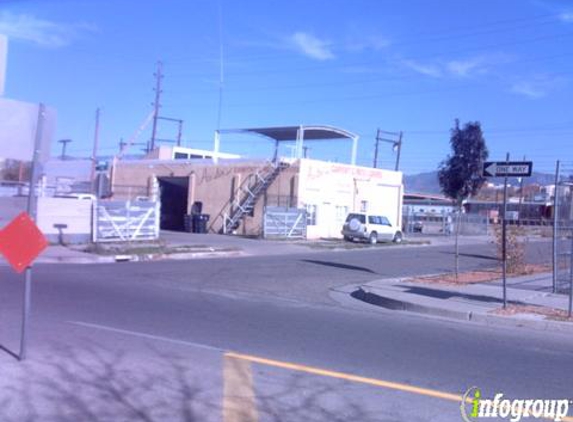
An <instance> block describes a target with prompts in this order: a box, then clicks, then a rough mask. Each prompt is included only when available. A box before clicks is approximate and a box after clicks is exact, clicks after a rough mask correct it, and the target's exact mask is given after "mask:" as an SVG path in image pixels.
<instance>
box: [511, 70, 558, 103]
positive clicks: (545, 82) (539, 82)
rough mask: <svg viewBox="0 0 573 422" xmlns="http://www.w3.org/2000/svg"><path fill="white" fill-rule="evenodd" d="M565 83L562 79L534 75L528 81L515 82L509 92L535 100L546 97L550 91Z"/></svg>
mask: <svg viewBox="0 0 573 422" xmlns="http://www.w3.org/2000/svg"><path fill="white" fill-rule="evenodd" d="M566 83H567V80H566V79H564V78H562V77H552V76H550V75H536V76H533V77H532V78H529V79H521V80H518V81H515V82H514V83H513V84H512V86H511V92H513V93H515V94H519V95H523V96H526V97H528V98H533V99H537V98H543V97H546V96H547V95H548V94H549V93H550V92H551V91H553V90H555V89H556V88H558V87H560V86H563V85H564V84H566Z"/></svg>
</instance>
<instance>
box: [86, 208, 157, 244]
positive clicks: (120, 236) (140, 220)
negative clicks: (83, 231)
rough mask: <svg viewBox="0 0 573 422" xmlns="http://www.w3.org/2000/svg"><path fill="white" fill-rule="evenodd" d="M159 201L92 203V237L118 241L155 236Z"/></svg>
mask: <svg viewBox="0 0 573 422" xmlns="http://www.w3.org/2000/svg"><path fill="white" fill-rule="evenodd" d="M159 205H160V203H159V201H102V202H94V208H93V216H92V224H93V227H92V240H93V241H94V242H121V241H134V240H155V239H158V238H159V216H160V214H159V213H160V209H159Z"/></svg>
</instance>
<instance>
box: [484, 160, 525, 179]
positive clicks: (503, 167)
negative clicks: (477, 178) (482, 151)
mask: <svg viewBox="0 0 573 422" xmlns="http://www.w3.org/2000/svg"><path fill="white" fill-rule="evenodd" d="M532 168H533V162H531V161H509V162H506V161H486V162H485V163H483V176H484V177H500V176H501V177H504V176H508V177H529V176H531V169H532Z"/></svg>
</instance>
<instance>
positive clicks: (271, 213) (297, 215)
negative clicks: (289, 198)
mask: <svg viewBox="0 0 573 422" xmlns="http://www.w3.org/2000/svg"><path fill="white" fill-rule="evenodd" d="M263 237H264V238H282V239H306V210H304V209H299V208H284V207H265V215H264V221H263Z"/></svg>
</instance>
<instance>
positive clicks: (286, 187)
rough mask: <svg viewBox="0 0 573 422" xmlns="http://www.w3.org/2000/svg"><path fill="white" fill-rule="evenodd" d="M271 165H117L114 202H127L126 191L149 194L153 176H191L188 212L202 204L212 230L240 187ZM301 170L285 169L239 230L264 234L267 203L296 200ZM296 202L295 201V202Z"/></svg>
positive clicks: (173, 162)
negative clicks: (128, 188)
mask: <svg viewBox="0 0 573 422" xmlns="http://www.w3.org/2000/svg"><path fill="white" fill-rule="evenodd" d="M267 165H268V163H266V162H265V161H262V160H258V161H250V160H236V159H234V160H228V161H225V160H221V161H220V162H219V164H217V165H213V164H212V163H205V162H202V163H192V162H188V161H180V162H178V161H176V160H169V161H162V160H141V161H132V162H129V161H126V162H118V163H117V164H116V166H115V168H114V169H113V177H112V183H113V191H114V199H125V197H126V196H127V193H126V192H127V188H126V187H128V186H129V187H130V192H140V193H139V194H149V186H150V183H149V180H150V178H153V177H188V178H189V192H188V198H187V208H188V209H187V213H190V212H191V206H192V205H193V203H194V202H196V201H199V202H202V203H203V211H202V212H203V213H204V214H209V215H210V216H211V220H210V222H209V226H210V227H212V229H213V231H218V230H219V229H220V228H221V227H222V222H223V219H222V215H221V211H222V210H223V209H224V207H225V206H226V205H227V204H228V203H229V201H231V200H232V199H233V194H234V193H235V194H236V192H237V189H238V188H239V186H240V185H241V184H242V183H243V182H245V181H247V180H249V178H251V180H254V177H255V174H256V173H257V171H260V170H261V169H263V168H264V167H265V166H267ZM297 175H298V167H297V165H296V164H295V165H294V166H293V167H291V168H288V169H285V170H284V171H283V172H282V173H281V174H280V175H279V177H278V178H277V179H276V180H275V182H274V183H273V184H272V185H271V186H270V187H269V188H268V190H267V192H266V198H261V199H260V200H259V201H258V203H257V205H256V207H255V211H254V213H253V217H246V218H245V220H244V223H243V224H242V225H241V227H239V232H240V233H241V234H249V235H261V234H262V223H263V219H262V213H263V207H264V204H265V201H266V202H268V203H269V204H270V205H274V203H275V198H276V197H277V196H281V197H286V196H289V195H292V196H293V197H296V192H297V188H298V186H297V180H298V176H297ZM295 201H296V199H295Z"/></svg>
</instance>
